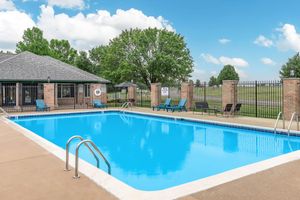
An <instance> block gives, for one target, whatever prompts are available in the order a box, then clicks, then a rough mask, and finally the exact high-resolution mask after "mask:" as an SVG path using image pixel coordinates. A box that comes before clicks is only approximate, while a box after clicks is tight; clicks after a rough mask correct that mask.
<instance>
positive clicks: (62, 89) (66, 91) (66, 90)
mask: <svg viewBox="0 0 300 200" xmlns="http://www.w3.org/2000/svg"><path fill="white" fill-rule="evenodd" d="M57 98H74V85H73V84H58V86H57Z"/></svg>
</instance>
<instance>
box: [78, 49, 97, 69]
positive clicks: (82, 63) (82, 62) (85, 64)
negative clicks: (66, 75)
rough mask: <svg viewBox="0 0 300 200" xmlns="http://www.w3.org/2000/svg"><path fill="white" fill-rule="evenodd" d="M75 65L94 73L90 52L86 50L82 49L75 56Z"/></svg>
mask: <svg viewBox="0 0 300 200" xmlns="http://www.w3.org/2000/svg"><path fill="white" fill-rule="evenodd" d="M75 66H77V67H78V68H80V69H82V70H84V71H87V72H90V73H92V69H93V65H92V63H91V61H90V60H89V58H88V54H87V53H86V52H85V51H80V52H79V54H78V55H77V56H76V58H75Z"/></svg>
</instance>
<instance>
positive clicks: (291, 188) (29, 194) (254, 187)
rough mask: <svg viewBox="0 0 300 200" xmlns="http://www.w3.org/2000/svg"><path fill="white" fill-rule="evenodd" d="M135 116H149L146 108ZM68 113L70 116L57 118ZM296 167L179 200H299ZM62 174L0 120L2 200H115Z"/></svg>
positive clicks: (252, 121) (59, 164)
mask: <svg viewBox="0 0 300 200" xmlns="http://www.w3.org/2000/svg"><path fill="white" fill-rule="evenodd" d="M133 110H135V111H141V112H152V110H150V109H147V108H135V109H133ZM70 111H71V112H73V111H74V110H65V111H55V112H70ZM76 111H83V110H76ZM89 111H91V110H89ZM155 113H159V114H166V115H173V116H182V117H193V118H198V119H199V118H200V119H206V120H214V121H222V122H230V123H240V124H248V125H256V126H265V127H271V128H272V127H273V126H274V122H275V120H272V119H257V118H249V117H235V118H225V117H215V116H208V115H201V114H196V115H193V114H192V113H190V112H188V113H185V112H184V113H167V112H164V111H161V112H155ZM20 114H30V113H20ZM294 128H295V127H294ZM299 166H300V161H295V162H290V163H287V164H284V165H281V166H277V167H274V168H272V169H269V170H266V171H263V172H259V173H257V174H254V175H250V176H247V177H244V178H241V179H238V180H235V181H232V182H229V183H226V184H223V185H219V186H217V187H214V188H211V189H209V190H206V191H202V192H199V193H196V194H193V195H189V196H187V197H184V198H182V199H191V200H192V199H228V200H229V199H230V200H231V199H233V200H234V199H299V195H300V170H299ZM63 168H64V162H63V161H61V160H60V159H58V158H57V157H55V156H54V155H52V154H51V153H50V152H48V151H46V150H44V149H43V148H41V147H40V146H39V145H37V144H36V143H34V142H33V141H31V140H30V139H28V138H26V137H25V136H23V135H22V133H20V132H18V131H17V130H15V129H13V128H12V127H10V125H8V124H6V123H4V122H2V121H1V120H0V170H1V175H2V177H1V179H0V197H1V199H72V200H77V199H115V197H114V196H113V195H111V194H109V193H108V192H106V191H105V190H104V189H102V188H101V187H99V186H97V185H96V184H95V183H94V182H92V181H91V180H89V179H88V178H87V177H85V176H82V178H81V179H79V180H74V179H73V178H72V175H73V174H70V173H65V172H64V171H63Z"/></svg>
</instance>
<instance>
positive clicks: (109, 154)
mask: <svg viewBox="0 0 300 200" xmlns="http://www.w3.org/2000/svg"><path fill="white" fill-rule="evenodd" d="M12 120H13V121H14V122H16V123H17V124H19V125H21V126H23V127H25V128H27V129H29V130H31V131H33V132H34V133H36V134H37V135H39V136H41V137H43V138H45V139H47V140H49V141H51V142H52V143H54V144H56V145H58V146H60V147H62V148H65V144H66V141H67V140H68V139H69V138H70V137H71V136H73V135H81V136H82V137H84V138H86V139H91V140H93V141H94V142H95V143H96V145H97V146H98V147H99V148H100V150H101V151H102V152H103V154H104V155H105V156H106V158H107V159H108V160H109V162H110V163H111V166H112V176H114V177H116V178H117V179H119V180H121V181H123V182H125V183H127V184H128V185H130V186H132V187H134V188H137V189H140V190H147V191H153V190H160V189H165V188H168V187H172V186H177V185H180V184H183V183H187V182H190V181H193V180H197V179H201V178H205V177H208V176H211V175H215V174H218V173H221V172H224V171H227V170H230V169H234V168H237V167H241V166H244V165H247V164H250V163H254V162H258V161H261V160H265V159H268V158H271V157H275V156H278V155H281V154H285V153H289V152H291V151H295V150H299V149H300V138H299V137H293V136H290V137H288V136H285V135H274V134H273V133H269V132H263V131H255V130H248V129H242V128H233V127H227V126H220V125H214V124H208V123H202V122H192V121H186V120H174V119H168V118H162V117H153V116H146V115H140V114H129V113H126V114H124V113H120V112H104V113H88V114H73V115H53V116H42V117H28V118H26V117H25V118H18V119H12ZM75 147H76V144H75V142H74V143H73V144H72V145H71V148H70V150H71V152H72V153H74V151H75ZM84 148H85V147H83V148H82V151H80V157H81V158H82V159H84V160H86V161H88V162H90V163H92V164H94V165H95V164H96V162H95V160H94V158H93V157H92V156H91V154H90V153H89V152H88V150H87V149H84ZM100 167H101V169H103V170H104V171H106V170H107V168H106V165H105V164H104V162H102V163H101V164H100Z"/></svg>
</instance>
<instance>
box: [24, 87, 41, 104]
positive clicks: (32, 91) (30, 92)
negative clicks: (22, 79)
mask: <svg viewBox="0 0 300 200" xmlns="http://www.w3.org/2000/svg"><path fill="white" fill-rule="evenodd" d="M37 95H38V86H37V84H23V86H22V105H35V100H36V99H37Z"/></svg>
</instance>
